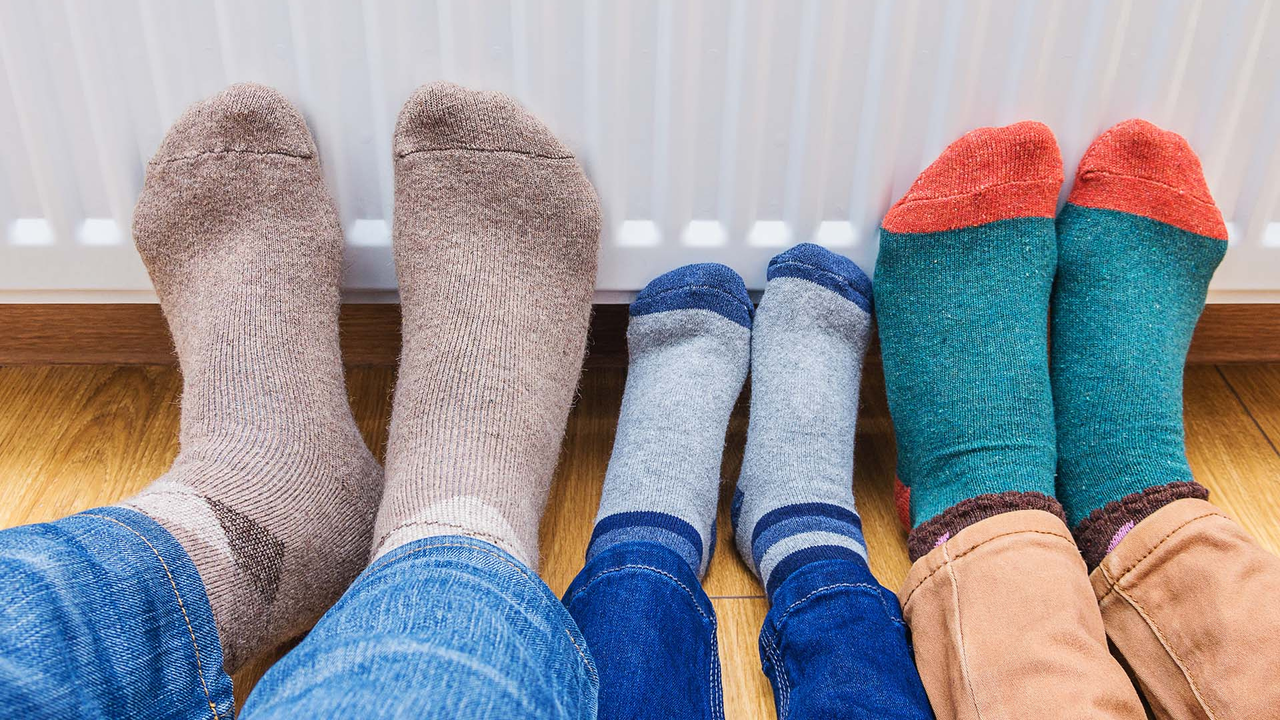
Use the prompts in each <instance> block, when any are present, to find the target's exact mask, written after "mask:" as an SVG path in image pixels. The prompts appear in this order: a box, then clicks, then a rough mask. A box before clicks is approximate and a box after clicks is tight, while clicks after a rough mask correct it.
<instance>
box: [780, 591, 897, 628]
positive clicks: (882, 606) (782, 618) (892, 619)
mask: <svg viewBox="0 0 1280 720" xmlns="http://www.w3.org/2000/svg"><path fill="white" fill-rule="evenodd" d="M844 588H863V589H866V590H870V591H871V594H872V595H874V596H875V598H876V599H877V600H879V601H880V609H881V610H883V611H884V614H885V618H886V619H887V620H889V621H890V622H892V623H895V624H897V625H901V626H903V627H906V623H904V622H903V621H901V620H899V619H897V618H895V617H894V616H893V614H892V613H891V612H889V606H888V604H887V603H885V601H884V596H883V595H881V594H880V593H879V589H880V588H877V587H874V586H872V585H870V584H868V583H834V584H831V585H823V586H822V587H820V588H816V589H814V590H812V591H810V592H809V594H808V595H805V596H804V597H802V598H800V599H799V600H796V601H795V602H793V603H791V604H790V605H788V606H787V609H786V610H784V611H783V612H782V615H781V616H780V617H779V618H778V623H777V625H778V630H779V632H781V630H782V626H783V625H785V624H786V622H787V618H788V617H789V616H790V615H791V613H792V612H793V611H795V610H796V608H798V607H799V606H800V605H802V604H804V603H806V602H808V601H809V599H810V598H812V597H813V596H814V595H817V594H819V593H824V592H826V591H828V590H841V589H844Z"/></svg>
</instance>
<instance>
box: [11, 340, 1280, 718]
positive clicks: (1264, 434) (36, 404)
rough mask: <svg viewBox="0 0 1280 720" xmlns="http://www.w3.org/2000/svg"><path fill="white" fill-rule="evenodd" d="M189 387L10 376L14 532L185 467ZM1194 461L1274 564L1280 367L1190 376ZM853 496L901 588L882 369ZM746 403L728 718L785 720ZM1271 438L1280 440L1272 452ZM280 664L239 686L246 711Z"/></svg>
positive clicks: (564, 568)
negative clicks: (749, 550) (763, 664)
mask: <svg viewBox="0 0 1280 720" xmlns="http://www.w3.org/2000/svg"><path fill="white" fill-rule="evenodd" d="M394 380H395V373H394V370H393V369H392V368H389V367H382V366H378V367H355V368H350V369H349V370H348V389H349V393H350V396H351V399H352V408H353V412H354V414H355V417H356V422H357V424H358V425H359V427H360V429H361V432H362V433H363V435H364V437H365V440H366V441H367V442H368V443H369V445H370V447H371V448H373V449H374V451H375V454H376V455H378V456H379V457H381V456H382V454H383V446H384V445H385V443H386V428H387V422H388V419H389V416H390V411H391V391H392V387H393V384H394ZM624 384H625V369H624V368H620V367H603V366H594V367H589V368H588V369H587V370H586V371H585V372H584V374H583V384H582V390H581V393H580V397H579V400H578V402H577V405H576V406H575V408H574V409H573V412H572V413H571V415H570V419H569V425H568V432H567V437H566V441H565V445H564V449H563V452H562V456H561V461H560V465H559V468H558V469H557V472H556V479H555V482H554V484H553V487H552V491H551V498H550V500H549V502H548V506H547V514H546V517H545V519H544V521H543V524H542V528H541V540H542V553H543V561H542V568H541V571H542V575H543V577H544V578H545V579H546V580H547V581H548V584H549V585H550V586H551V588H552V589H553V590H554V591H555V592H556V593H557V594H562V593H563V591H564V589H565V588H566V587H567V586H568V584H569V582H570V581H571V580H572V578H573V576H574V575H576V574H577V572H578V570H579V569H580V568H581V566H582V561H583V553H584V551H585V549H586V544H587V540H588V538H589V537H590V534H591V526H592V522H593V520H594V518H595V511H596V506H597V504H598V503H599V497H600V484H601V482H602V481H603V478H604V471H605V468H606V467H607V464H608V460H609V454H610V452H611V450H612V444H613V435H614V431H615V428H616V424H617V418H618V412H619V409H620V406H621V399H622V390H623V387H624ZM180 391H181V378H180V376H179V375H178V373H177V370H176V369H175V368H173V367H172V366H61V367H44V366H27V367H0V447H2V448H4V451H3V452H0V527H9V526H12V525H18V524H23V523H28V522H39V521H44V520H51V519H55V518H58V517H62V516H65V515H67V514H69V513H73V512H77V511H79V510H82V509H86V508H89V507H93V506H96V505H102V504H108V503H111V502H115V501H117V500H119V499H121V498H123V497H126V496H128V495H129V494H131V493H133V492H136V491H137V490H138V489H140V488H141V487H142V486H143V485H145V484H146V483H147V482H149V481H150V480H152V479H153V478H155V477H157V476H158V475H160V474H161V473H163V472H164V471H165V470H166V469H167V468H168V465H169V463H170V462H171V460H172V458H173V456H174V454H175V453H176V452H177V433H178V418H179V409H178V397H179V394H180ZM1185 395H1186V423H1187V448H1188V456H1189V458H1190V460H1191V464H1192V468H1193V470H1194V471H1195V473H1196V476H1197V477H1198V478H1199V479H1200V480H1201V482H1203V483H1204V484H1205V485H1206V486H1208V487H1209V488H1210V490H1211V492H1212V493H1213V498H1212V499H1213V501H1214V502H1215V503H1217V504H1219V505H1220V506H1222V507H1223V508H1224V509H1226V510H1227V511H1228V512H1230V513H1231V514H1232V515H1233V516H1234V517H1236V518H1237V519H1238V520H1240V522H1241V523H1242V524H1243V525H1244V526H1245V527H1246V529H1248V530H1249V531H1250V532H1251V533H1253V535H1254V536H1255V537H1257V538H1258V539H1259V540H1260V541H1261V542H1262V543H1263V545H1264V546H1266V547H1268V548H1269V549H1271V550H1272V551H1273V552H1280V483H1276V482H1275V479H1276V478H1277V477H1280V455H1278V454H1277V453H1276V451H1275V449H1274V447H1273V445H1274V442H1273V441H1274V440H1275V439H1276V438H1277V437H1280V366H1278V365H1270V366H1261V365H1250V366H1223V367H1221V368H1215V367H1213V366H1191V367H1189V368H1188V370H1187V383H1186V394H1185ZM862 398H863V399H862V409H861V417H860V419H859V424H858V437H857V463H856V473H855V480H854V482H855V486H856V489H857V498H858V507H859V510H860V512H861V514H862V517H863V523H864V529H865V532H866V537H867V542H868V545H869V547H870V554H871V566H872V570H873V571H874V572H875V574H876V576H877V577H878V578H879V579H880V581H881V582H883V583H884V584H885V585H886V586H887V587H889V588H890V589H895V590H896V589H897V587H898V585H899V584H900V583H901V582H902V579H903V577H904V576H905V574H906V571H907V568H908V562H907V557H906V549H905V543H904V531H903V530H902V529H901V527H900V526H899V524H898V522H897V519H896V514H895V511H894V507H893V501H892V485H893V477H894V467H895V449H894V443H893V433H892V425H891V422H890V419H889V413H888V408H887V404H886V402H885V398H884V389H883V379H882V376H881V373H880V370H879V366H878V365H877V364H875V363H872V364H870V365H869V366H868V369H867V371H866V374H865V377H864V388H863V393H862ZM747 410H748V407H747V396H746V395H745V394H744V396H743V397H742V398H741V399H740V400H739V403H738V406H737V408H736V409H735V411H734V415H733V418H732V420H731V422H730V430H729V436H728V440H727V446H726V452H725V460H724V464H723V467H722V477H724V478H726V480H727V481H726V482H725V484H724V485H723V487H722V491H721V508H720V515H719V518H718V534H719V538H720V543H719V545H720V547H719V549H718V551H717V553H716V555H715V557H714V559H713V561H712V565H711V569H710V571H709V572H708V575H707V577H706V578H705V582H704V587H706V589H707V591H708V594H709V595H711V596H712V598H713V600H712V602H713V604H714V605H715V607H716V610H717V613H718V615H719V633H720V650H721V659H722V663H723V670H724V684H725V700H726V711H727V715H728V717H729V718H751V719H752V720H755V719H756V718H771V717H773V699H772V695H771V691H770V689H769V687H768V684H767V683H766V681H765V678H764V676H763V674H762V673H761V672H760V661H759V657H758V654H757V649H756V648H757V640H758V635H759V630H760V625H761V623H762V622H763V619H764V616H765V614H766V613H767V611H768V604H767V601H766V600H765V599H764V598H763V593H762V591H761V589H760V585H759V583H758V582H757V581H756V579H755V577H754V576H753V575H752V574H751V572H750V571H749V570H748V569H747V567H746V566H745V565H744V564H743V563H742V561H741V560H740V559H739V558H738V555H737V553H736V552H735V549H734V547H733V534H732V532H731V529H730V528H729V526H728V503H729V499H730V497H731V496H732V489H733V481H734V480H735V479H736V477H737V474H738V471H739V469H740V466H741V461H742V447H743V445H744V443H745V441H746V431H747ZM1268 436H1270V438H1269V437H1268ZM270 662H271V658H268V659H267V660H264V661H262V662H260V663H258V664H256V665H254V666H252V667H250V668H247V669H246V670H244V671H242V672H241V673H238V674H237V677H236V683H237V695H238V696H240V697H242V698H243V696H244V694H245V693H247V692H248V690H249V688H251V687H252V685H253V683H254V682H256V680H257V678H258V677H259V676H260V674H261V673H262V672H263V671H265V670H266V668H267V667H269V665H270Z"/></svg>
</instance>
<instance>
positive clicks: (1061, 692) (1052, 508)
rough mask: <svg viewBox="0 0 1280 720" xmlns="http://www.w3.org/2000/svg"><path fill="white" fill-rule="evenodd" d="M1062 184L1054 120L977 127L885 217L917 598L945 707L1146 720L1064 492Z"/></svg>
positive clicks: (887, 289)
mask: <svg viewBox="0 0 1280 720" xmlns="http://www.w3.org/2000/svg"><path fill="white" fill-rule="evenodd" d="M1061 184H1062V160H1061V157H1060V156H1059V154H1058V149H1057V145H1056V143H1055V142H1054V139H1053V136H1052V135H1051V134H1050V132H1049V129H1048V128H1046V127H1044V126H1043V125H1039V124H1038V123H1019V124H1017V125H1011V126H1009V127H1005V128H985V129H982V130H976V131H974V132H971V133H969V134H967V135H965V136H964V137H963V138H961V139H960V140H958V141H956V142H955V143H953V144H952V145H951V146H950V147H948V148H947V149H946V150H945V151H944V152H943V154H942V156H941V157H940V158H939V159H938V160H937V161H936V162H934V164H933V165H931V166H930V167H929V168H928V169H926V170H925V171H924V172H923V173H922V174H921V175H920V177H919V178H918V179H917V180H916V182H915V184H913V185H912V187H911V189H910V191H908V193H907V195H906V196H905V197H904V198H902V199H901V200H899V201H898V203H897V204H895V205H894V206H893V208H892V209H891V210H890V211H889V213H888V215H887V216H886V217H885V219H884V223H883V227H882V232H881V246H880V257H879V260H878V263H877V267H876V287H875V299H876V306H877V312H878V319H879V328H880V341H881V348H882V355H883V358H884V371H885V384H886V390H887V392H888V398H889V408H890V411H891V412H892V415H893V422H894V429H895V432H896V434H897V441H898V473H899V475H900V477H901V479H902V481H903V482H904V483H905V484H906V485H907V487H908V488H909V489H910V504H911V516H912V517H911V520H912V523H913V524H914V529H913V530H912V531H911V536H910V539H909V546H910V551H911V556H912V559H913V560H914V561H915V564H914V565H913V566H912V568H911V571H910V573H909V574H908V576H907V582H906V586H905V587H904V588H903V590H902V592H901V599H902V606H903V612H904V614H905V616H906V618H907V622H908V623H909V625H910V626H911V630H912V636H913V639H914V641H915V644H916V658H917V661H918V663H919V667H920V673H921V676H922V677H923V680H924V685H925V687H926V688H927V690H928V692H929V698H930V701H931V702H932V703H933V707H934V710H935V712H937V713H938V715H939V717H949V718H977V717H984V716H991V715H1008V716H1009V717H1078V716H1080V714H1081V709H1082V708H1087V709H1088V710H1090V711H1091V712H1092V714H1091V715H1090V716H1091V717H1107V718H1141V717H1142V716H1143V711H1142V707H1141V704H1140V703H1139V701H1138V698H1137V695H1136V693H1135V692H1134V690H1133V688H1132V686H1131V685H1130V683H1129V680H1128V678H1127V677H1126V676H1125V674H1124V671H1123V670H1122V669H1121V668H1120V666H1119V665H1118V664H1117V663H1116V662H1115V661H1114V660H1113V659H1112V658H1111V655H1110V654H1109V653H1108V650H1107V642H1106V636H1105V633H1104V631H1103V626H1102V618H1101V616H1100V615H1099V613H1098V611H1097V607H1096V603H1094V601H1093V597H1092V593H1091V592H1090V589H1089V584H1088V577H1087V575H1086V571H1085V568H1084V564H1083V562H1082V561H1081V559H1080V555H1079V552H1078V551H1077V549H1076V547H1075V544H1074V542H1072V539H1071V534H1070V532H1069V531H1068V530H1067V527H1066V525H1065V524H1064V523H1063V520H1062V509H1061V506H1060V505H1059V504H1058V502H1057V501H1056V500H1055V499H1054V498H1053V494H1054V471H1055V465H1056V460H1055V434H1054V426H1053V404H1052V396H1051V392H1050V383H1049V367H1048V348H1047V346H1046V339H1047V334H1048V327H1047V322H1048V313H1049V292H1050V288H1051V285H1052V282H1053V277H1054V270H1055V265H1056V257H1057V251H1056V242H1055V238H1054V228H1053V214H1054V207H1055V204H1056V201H1057V194H1058V189H1059V187H1060V185H1061Z"/></svg>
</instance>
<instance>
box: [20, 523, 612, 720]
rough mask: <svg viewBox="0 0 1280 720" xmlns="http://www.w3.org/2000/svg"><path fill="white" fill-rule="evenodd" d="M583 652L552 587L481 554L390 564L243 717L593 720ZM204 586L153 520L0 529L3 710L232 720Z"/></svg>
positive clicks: (454, 546)
mask: <svg viewBox="0 0 1280 720" xmlns="http://www.w3.org/2000/svg"><path fill="white" fill-rule="evenodd" d="M597 686H598V681H597V678H596V673H595V668H594V665H593V664H592V661H591V657H590V655H589V654H588V652H587V650H586V643H585V642H584V640H583V637H582V635H581V633H579V632H578V628H577V626H576V625H575V624H574V622H573V620H572V618H570V617H569V614H568V612H566V611H565V608H564V606H563V605H562V604H561V603H560V601H559V600H558V599H557V598H556V597H555V596H554V595H553V594H552V593H551V591H550V589H548V588H547V586H546V584H544V583H543V582H542V580H540V579H539V578H538V576H537V575H534V574H533V573H531V572H530V571H529V570H528V569H527V568H525V567H524V566H522V565H521V564H520V563H519V562H517V561H516V560H515V559H514V558H512V557H511V556H510V555H507V554H506V553H504V552H503V551H501V550H499V549H498V548H496V547H494V546H492V545H489V544H488V543H484V542H481V541H478V540H472V539H470V538H463V537H453V536H449V537H435V538H428V539H425V540H419V541H417V542H413V543H410V544H408V545H405V546H403V547H401V548H398V549H396V550H394V551H392V552H390V553H388V554H387V555H386V556H384V557H382V558H380V559H379V560H378V561H377V562H376V563H374V564H373V565H372V566H370V567H369V568H368V569H367V570H365V572H364V573H362V574H361V575H360V577H359V578H358V579H357V580H356V581H355V583H353V584H352V586H351V588H350V589H348V590H347V592H346V594H345V595H343V597H342V599H341V600H340V601H339V602H338V604H337V605H335V606H334V607H333V608H331V609H330V610H329V612H327V613H326V614H325V616H324V617H323V618H321V619H320V622H319V623H318V624H317V625H316V627H315V628H314V629H313V630H312V631H311V633H310V634H308V635H307V637H306V639H305V640H303V641H302V643H301V644H299V645H298V647H296V648H294V649H293V651H291V652H290V653H289V654H288V655H286V656H285V657H284V658H283V659H282V660H280V661H279V662H278V663H276V664H275V666H273V667H272V668H271V670H270V671H268V672H267V674H266V675H265V676H263V678H262V680H261V681H260V682H259V683H258V686H257V687H256V688H255V689H254V691H253V694H252V695H251V696H250V697H249V700H248V701H247V703H246V704H245V707H244V712H243V716H244V717H246V718H296V717H360V718H400V717H406V718H408V717H411V718H463V719H467V720H470V719H472V718H474V719H477V720H478V719H479V718H486V719H488V718H531V719H532V718H537V719H539V720H541V719H543V718H546V719H551V718H556V719H570V718H572V719H577V718H594V717H596V694H597ZM233 704H234V700H233V698H232V693H231V678H230V677H228V676H227V674H226V673H225V672H223V669H222V654H221V650H220V648H219V643H218V631H217V628H216V626H215V625H214V620H213V612H212V609H211V608H210V606H209V601H208V599H207V597H206V595H205V590H204V586H203V584H202V583H201V581H200V576H199V573H197V571H196V568H195V566H194V565H192V563H191V560H190V558H188V557H187V554H186V553H185V552H184V551H183V550H182V548H181V546H179V545H178V543H177V542H176V541H175V540H174V539H173V537H172V536H171V535H169V534H168V533H167V532H166V531H165V530H164V529H163V528H161V527H160V526H159V525H157V524H156V523H155V522H154V521H152V520H151V519H150V518H148V517H146V516H145V515H142V514H139V513H136V512H133V511H131V510H124V509H120V508H100V509H97V510H91V511H88V512H85V513H81V514H79V515H73V516H71V517H69V518H65V519H63V520H59V521H57V522H54V523H47V524H43V525H30V526H26V527H19V528H14V529H11V530H5V531H3V532H0V708H3V709H4V715H5V716H6V717H21V718H135V717H136V718H159V719H167V718H174V719H175V720H176V719H178V718H182V719H186V718H214V719H216V720H230V719H231V718H232V717H233V715H234V707H233Z"/></svg>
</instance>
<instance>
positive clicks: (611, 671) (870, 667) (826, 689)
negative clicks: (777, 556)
mask: <svg viewBox="0 0 1280 720" xmlns="http://www.w3.org/2000/svg"><path fill="white" fill-rule="evenodd" d="M564 602H565V605H566V606H567V607H568V608H569V613H570V614H571V615H573V618H574V620H576V621H577V623H578V627H579V629H580V630H581V631H582V634H583V636H584V637H585V638H586V640H587V644H588V646H590V648H591V653H592V656H593V657H594V658H595V661H596V667H597V670H598V672H599V677H600V696H599V707H600V717H602V718H609V719H610V720H638V719H641V718H655V719H657V718H676V717H678V718H709V719H718V718H722V717H724V701H723V697H722V692H721V685H720V662H719V658H718V656H717V650H716V618H715V612H714V610H712V607H711V601H710V600H708V598H707V595H706V593H704V592H703V590H702V584H701V583H700V582H699V581H698V578H697V576H695V575H694V574H693V571H692V570H691V569H690V568H689V565H688V564H687V563H686V562H685V561H684V560H682V559H681V558H680V557H679V556H678V555H676V554H675V553H674V552H672V551H671V550H668V549H667V548H665V547H663V546H661V545H657V544H654V543H645V542H635V543H624V544H622V545H618V546H615V547H613V548H610V549H609V550H606V551H604V552H602V553H600V554H599V555H597V556H596V557H595V558H593V559H592V560H591V562H589V563H587V566H586V567H585V568H583V570H582V572H581V573H579V574H578V577H577V578H576V579H575V580H574V581H573V584H572V585H570V586H569V590H568V592H566V593H565V598H564ZM760 657H761V661H762V664H763V666H764V672H765V674H766V675H767V676H768V677H769V681H770V683H771V684H772V685H773V698H774V703H775V705H776V706H777V710H778V718H779V719H780V720H790V719H793V718H794V719H797V720H799V719H808V718H824V719H826V718H841V719H842V718H869V719H870V718H877V719H884V718H913V719H914V718H932V717H933V713H932V711H931V710H930V709H929V699H928V698H927V697H926V696H925V692H924V686H923V685H921V683H920V676H919V674H917V672H916V667H915V661H914V660H913V658H912V654H911V645H910V643H909V641H908V639H907V628H906V625H905V624H904V623H903V621H902V614H901V611H900V610H899V608H898V600H897V598H896V597H895V596H894V595H893V593H891V592H889V591H888V590H886V589H885V588H884V587H882V586H881V585H880V583H878V582H877V581H876V579H875V577H874V576H872V574H871V571H870V570H869V569H868V568H867V566H866V564H865V563H863V562H861V561H852V560H826V561H822V562H816V563H813V564H812V565H809V566H808V567H805V568H803V569H801V570H798V571H797V572H795V573H794V574H792V575H791V576H790V577H789V578H787V580H786V582H784V583H783V584H782V585H781V586H780V587H779V588H778V590H777V591H776V592H775V594H774V596H773V607H772V608H771V609H770V610H769V614H768V616H767V617H766V618H765V621H764V627H763V628H762V629H761V631H760Z"/></svg>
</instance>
